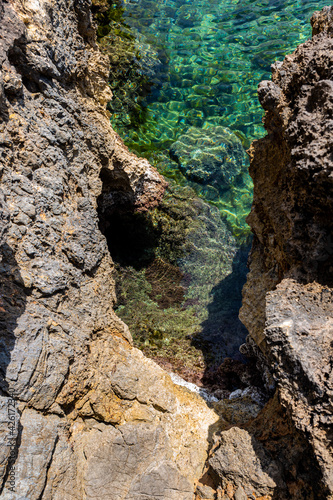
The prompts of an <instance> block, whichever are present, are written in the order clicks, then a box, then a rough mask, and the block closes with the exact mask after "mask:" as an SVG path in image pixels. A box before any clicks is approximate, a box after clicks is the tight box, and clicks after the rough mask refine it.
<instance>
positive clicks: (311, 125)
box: [241, 7, 333, 498]
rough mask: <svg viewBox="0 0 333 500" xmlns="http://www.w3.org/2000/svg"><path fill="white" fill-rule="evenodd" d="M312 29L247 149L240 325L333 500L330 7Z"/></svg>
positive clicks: (278, 70) (268, 93) (262, 94)
mask: <svg viewBox="0 0 333 500" xmlns="http://www.w3.org/2000/svg"><path fill="white" fill-rule="evenodd" d="M312 27H313V37H312V40H309V41H308V42H306V43H304V44H303V45H301V46H299V47H298V48H297V50H296V51H295V52H294V53H293V54H292V55H289V56H287V57H286V58H285V60H284V61H283V62H278V63H275V64H274V65H273V66H272V80H271V81H264V82H262V83H261V84H260V85H259V91H258V93H259V100H260V102H261V104H262V106H263V108H264V110H265V118H264V124H265V128H266V130H267V135H266V137H265V138H264V139H261V140H260V141H257V142H255V143H254V144H253V145H252V147H251V149H250V155H251V167H250V173H251V176H252V177H253V180H254V201H253V206H252V210H251V214H250V215H249V217H248V223H249V224H250V226H251V228H252V231H253V233H254V242H253V248H252V251H251V256H250V273H249V275H248V280H247V284H246V286H245V288H244V290H243V307H242V310H241V319H242V321H243V323H244V324H245V325H246V326H247V328H248V330H249V332H250V335H249V338H248V343H247V346H244V348H243V352H247V353H248V354H249V353H250V354H251V352H252V354H253V355H254V356H256V357H257V358H259V362H258V364H259V366H260V367H261V371H262V372H265V373H266V384H267V385H268V386H269V385H271V386H272V385H273V384H274V382H275V383H276V386H277V392H278V396H279V400H280V402H281V405H282V407H283V408H284V409H285V410H286V414H287V415H288V416H289V417H290V419H291V421H292V422H293V425H294V426H295V428H296V429H297V430H298V431H300V434H301V435H303V437H304V438H305V439H306V440H307V441H308V442H309V443H310V444H311V447H312V450H313V453H314V456H315V460H314V467H315V463H316V464H317V467H318V468H319V470H320V475H321V478H320V479H319V476H317V479H316V482H317V490H316V492H315V493H314V494H315V498H317V497H316V495H319V496H320V493H319V490H320V489H321V491H322V492H321V495H323V498H332V495H333V417H332V409H333V407H332V396H333V392H332V390H333V370H332V359H333V358H332V356H333V349H332V347H333V344H332V340H333V337H332V332H333V330H332V325H333V305H332V297H333V289H332V286H333V240H332V227H333V218H332V213H333V198H332V193H333V189H332V188H333V163H332V123H333V122H332V117H333V69H332V68H333V38H332V34H333V8H332V7H331V8H329V7H327V8H325V9H323V11H321V12H318V13H315V14H314V16H313V18H312ZM270 374H271V375H272V376H273V378H270ZM273 379H274V380H273ZM301 498H308V496H304V497H301Z"/></svg>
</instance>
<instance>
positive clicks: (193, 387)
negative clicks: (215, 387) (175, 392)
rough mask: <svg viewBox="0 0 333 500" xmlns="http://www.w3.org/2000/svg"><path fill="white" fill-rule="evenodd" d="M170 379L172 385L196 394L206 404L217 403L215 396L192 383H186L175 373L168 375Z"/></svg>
mask: <svg viewBox="0 0 333 500" xmlns="http://www.w3.org/2000/svg"><path fill="white" fill-rule="evenodd" d="M170 377H171V380H172V382H173V383H174V384H177V385H181V386H182V387H186V388H187V389H188V390H189V391H191V392H196V393H197V394H199V396H201V397H202V398H203V399H204V400H205V401H207V402H208V403H216V401H218V399H217V398H216V397H215V396H213V394H211V393H210V392H209V391H207V389H203V388H202V387H199V386H198V385H196V384H193V383H192V382H187V380H184V379H183V378H182V377H180V376H179V375H177V374H176V373H170Z"/></svg>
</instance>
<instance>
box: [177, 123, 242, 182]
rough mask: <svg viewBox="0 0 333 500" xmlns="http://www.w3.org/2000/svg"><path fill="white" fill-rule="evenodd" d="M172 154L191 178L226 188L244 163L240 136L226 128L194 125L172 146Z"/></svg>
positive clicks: (185, 173)
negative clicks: (197, 126)
mask: <svg viewBox="0 0 333 500" xmlns="http://www.w3.org/2000/svg"><path fill="white" fill-rule="evenodd" d="M170 155H171V157H172V158H174V159H175V160H176V161H177V162H178V164H179V168H180V170H181V171H182V172H183V174H184V175H185V176H186V177H187V178H188V179H190V180H192V181H194V182H197V183H199V184H203V185H207V184H209V185H211V186H213V187H215V188H216V189H217V190H218V191H223V189H225V188H226V187H228V186H229V185H230V184H232V183H233V181H234V179H235V177H236V176H237V174H239V173H240V172H241V170H242V166H243V165H244V164H245V151H244V149H243V146H242V143H241V141H240V139H238V137H237V136H236V135H235V134H234V133H233V132H231V130H229V129H226V128H223V127H219V126H217V127H213V126H211V127H209V128H206V129H201V128H195V127H191V128H189V129H188V131H187V132H186V133H185V134H184V135H181V136H180V137H179V139H178V140H177V141H176V142H175V143H174V144H173V145H172V146H171V148H170Z"/></svg>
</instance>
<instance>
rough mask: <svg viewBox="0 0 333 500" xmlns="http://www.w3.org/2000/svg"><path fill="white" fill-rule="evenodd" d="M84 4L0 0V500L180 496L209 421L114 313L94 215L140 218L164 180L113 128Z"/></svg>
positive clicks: (196, 472)
mask: <svg viewBox="0 0 333 500" xmlns="http://www.w3.org/2000/svg"><path fill="white" fill-rule="evenodd" d="M89 7H90V2H89V1H88V0H70V1H64V0H60V1H59V0H57V1H55V0H31V1H30V0H26V1H24V2H21V1H18V0H17V1H16V0H13V1H1V2H0V62H1V84H0V115H1V124H0V143H1V189H2V192H3V193H4V197H5V200H6V202H5V201H4V199H3V198H2V197H1V198H0V236H1V243H3V245H2V247H1V249H0V250H1V253H2V261H1V263H0V286H1V297H2V302H1V304H0V315H1V317H0V373H1V377H0V387H1V401H0V403H1V404H0V433H1V436H2V437H4V440H5V439H6V437H7V435H8V428H9V427H8V424H10V422H11V421H12V420H11V418H10V416H9V415H10V413H9V402H10V401H11V398H12V399H13V401H14V402H15V408H14V409H13V413H11V415H12V416H13V419H14V422H15V425H14V427H13V432H12V434H11V435H10V436H9V437H10V438H12V440H13V453H12V450H11V448H10V447H8V448H4V449H1V454H0V462H1V466H2V467H1V475H0V480H1V482H0V496H1V498H2V499H4V500H5V499H6V500H7V499H11V500H14V499H17V498H29V500H37V499H38V500H42V499H43V500H46V499H60V498H61V499H62V500H64V499H71V500H73V499H77V500H84V499H91V500H93V499H94V500H96V499H97V498H103V499H110V500H116V499H119V500H120V499H125V498H126V499H128V500H130V499H132V498H138V499H141V500H143V499H145V500H146V499H154V498H156V495H157V493H156V492H157V489H158V498H160V499H161V500H162V499H165V500H170V499H173V498H174V499H178V498H179V499H184V500H186V499H188V500H191V499H192V496H193V491H194V481H195V478H197V477H199V476H200V474H201V471H202V467H203V464H204V462H205V459H206V457H207V448H208V441H207V440H208V437H209V430H210V426H211V425H213V424H214V423H215V422H216V420H217V418H218V417H217V416H216V414H215V413H214V412H213V411H212V410H210V409H208V408H207V406H206V404H205V403H204V402H203V401H202V400H201V398H199V397H197V396H195V395H192V394H190V393H189V392H188V391H186V390H185V389H183V388H179V387H177V386H175V385H174V384H173V383H172V382H171V379H170V377H169V376H168V375H167V374H166V372H164V371H163V370H162V369H161V368H159V367H158V366H157V365H155V363H153V362H152V361H151V360H148V359H146V358H145V357H144V356H143V354H142V353H141V352H140V351H138V350H136V349H134V348H133V347H132V342H131V335H130V333H129V330H128V328H127V327H126V325H125V324H124V323H123V322H122V321H121V320H120V319H119V318H117V316H116V314H115V313H114V311H113V305H114V302H115V293H114V282H113V279H112V271H113V262H112V260H111V257H110V255H109V251H108V248H107V243H106V240H105V238H104V236H103V235H102V234H101V232H100V230H99V224H100V223H101V221H100V220H99V219H98V215H97V208H98V209H99V213H100V214H101V216H103V214H106V213H110V212H112V211H113V210H139V211H140V210H147V209H148V208H150V207H153V206H155V205H156V204H157V203H158V201H159V200H160V199H161V196H162V194H163V191H164V189H165V181H164V180H163V178H162V177H161V176H160V175H159V174H158V173H157V171H156V170H155V169H153V168H152V167H151V166H150V165H149V163H148V162H147V161H146V160H143V159H138V158H136V157H135V156H134V155H133V154H131V153H130V152H129V151H128V150H127V149H126V147H125V146H124V145H123V143H122V141H121V140H120V138H119V137H118V136H117V135H116V134H115V133H114V132H113V130H112V128H111V126H110V123H109V116H108V113H107V112H106V110H105V106H106V103H107V101H108V100H109V99H110V98H111V94H110V91H109V88H108V85H107V78H108V73H109V63H108V59H107V58H106V57H104V56H102V55H101V54H100V52H99V50H98V48H97V45H96V42H95V30H94V27H93V25H92V22H91V15H90V10H89ZM5 203H6V205H5ZM6 206H7V207H8V210H7V209H6ZM7 226H8V228H7V233H6V234H5V229H6V227H7ZM3 236H4V238H3ZM2 240H3V241H2ZM13 466H14V468H15V474H14V476H15V477H14V483H15V487H14V489H13V486H12V483H11V478H12V476H13V470H14V469H13Z"/></svg>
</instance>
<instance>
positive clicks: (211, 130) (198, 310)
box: [99, 0, 327, 368]
mask: <svg viewBox="0 0 333 500" xmlns="http://www.w3.org/2000/svg"><path fill="white" fill-rule="evenodd" d="M326 4H327V2H326V1H317V2H315V1H306V0H298V1H296V2H295V1H290V0H257V1H250V0H197V1H191V0H125V1H124V2H122V1H121V0H114V1H111V2H110V5H111V8H110V10H109V11H108V13H107V15H105V17H104V20H103V23H101V24H100V28H99V35H100V43H101V46H102V47H104V49H105V50H106V52H107V53H108V54H109V56H110V61H111V73H110V85H111V88H112V91H113V95H114V96H113V100H112V101H111V103H110V105H109V109H110V111H111V113H112V118H111V121H112V124H113V126H114V128H115V129H116V130H117V132H118V133H119V134H120V136H121V137H122V138H123V139H124V141H125V143H126V144H127V145H128V146H129V147H130V149H132V150H133V151H135V152H137V153H138V154H139V155H141V156H145V157H147V158H148V159H149V160H150V162H151V163H153V164H154V165H155V166H156V167H157V168H158V169H159V170H160V172H162V173H163V174H164V175H165V176H166V177H167V178H169V180H170V189H169V191H168V193H167V196H166V199H165V201H164V204H163V205H162V207H161V208H160V209H159V211H155V213H153V214H152V216H151V219H149V221H148V222H149V227H150V228H151V233H149V234H150V236H149V237H150V239H152V240H154V245H152V246H151V249H150V250H151V259H150V260H149V259H146V261H145V264H142V263H140V265H139V264H138V263H137V262H136V263H135V262H134V260H133V259H132V258H129V259H128V260H127V261H126V262H125V261H124V260H121V258H120V260H119V276H118V283H119V293H118V297H119V306H118V314H119V315H120V316H121V317H122V318H123V319H124V320H125V321H126V322H127V323H128V324H129V326H130V328H131V331H132V333H133V336H134V339H135V340H136V341H137V343H138V345H140V347H142V346H143V347H144V348H146V350H148V351H149V352H148V353H149V354H151V355H154V354H155V356H159V355H160V356H162V357H164V358H169V359H170V358H172V357H177V356H178V358H180V359H181V361H182V363H184V362H185V360H186V357H188V359H190V362H189V365H191V367H192V368H193V366H194V365H195V363H196V362H197V365H198V366H199V365H200V367H201V368H202V367H203V365H202V363H201V364H200V362H199V361H198V360H196V361H195V358H196V355H195V353H193V350H191V349H192V347H193V345H194V346H195V347H199V348H200V349H201V350H202V351H203V352H204V357H205V363H204V364H205V366H209V364H210V362H211V363H213V364H214V363H216V362H221V360H222V359H223V357H224V356H226V355H235V353H236V351H237V349H238V346H239V345H240V343H242V341H243V340H244V338H245V335H246V332H245V329H244V328H242V326H241V325H240V323H239V322H238V320H237V312H238V309H239V306H240V301H241V288H242V285H243V283H244V280H245V275H246V267H245V263H246V254H247V251H248V244H249V241H250V238H249V233H250V231H249V228H248V227H247V225H246V222H245V217H246V215H247V214H248V212H249V210H250V206H251V200H252V181H251V179H250V177H249V174H248V171H247V169H248V159H247V155H246V153H245V150H246V148H248V147H249V145H250V143H251V142H252V141H253V140H254V139H258V138H260V137H262V136H263V135H264V129H263V126H262V115H263V111H262V109H261V107H260V105H259V103H258V100H257V85H258V83H259V82H260V81H261V80H263V79H269V78H270V65H271V64H272V63H273V62H274V61H276V60H282V59H283V57H284V56H285V55H286V54H288V53H291V52H292V51H293V50H294V49H295V48H296V46H297V45H298V44H300V43H302V42H304V41H305V40H307V39H308V38H309V37H310V36H311V27H310V18H311V15H312V13H313V12H314V11H315V10H318V9H321V8H322V7H323V6H325V5H326ZM106 21H107V22H106ZM102 25H103V26H102ZM115 225H116V226H117V227H121V228H124V227H125V226H126V227H127V231H129V232H131V231H132V232H133V227H134V228H135V229H134V230H135V231H136V230H137V227H138V226H137V222H136V221H134V223H133V221H130V222H129V221H128V220H126V221H124V220H117V221H116V222H115ZM121 231H122V230H120V232H121ZM154 231H155V232H154ZM152 233H154V237H153V238H151V234H152ZM119 234H120V233H119ZM135 234H136V233H135ZM147 234H148V233H147V227H145V228H144V230H143V239H145V238H146V236H147ZM180 235H181V236H180ZM122 236H123V235H121V236H119V238H121V237H122ZM126 238H127V236H126V237H125V244H124V248H125V247H126V245H127V246H128V242H127V239H126ZM135 238H136V240H137V239H138V238H139V236H138V235H137V234H136V237H135ZM172 238H173V240H172ZM175 240H177V243H176V244H175ZM132 243H133V244H132ZM132 243H131V242H130V245H132V246H133V249H134V253H135V241H134V240H133V242H132ZM176 247H177V248H176ZM166 248H167V249H169V250H168V251H166V250H165V249H166ZM170 248H171V249H172V251H171V250H170ZM174 248H176V250H174ZM122 251H123V250H122ZM113 252H116V253H117V249H116V250H115V249H113ZM145 252H146V250H145ZM168 252H169V253H168ZM146 253H147V252H146ZM113 256H114V258H115V260H116V261H117V257H115V253H114V254H113ZM170 265H171V266H173V267H172V268H171V267H168V266H170ZM163 266H164V267H163ZM177 269H178V270H179V271H180V273H181V274H180V275H179V276H178V274H177V272H178V271H177ZM181 276H182V279H181ZM178 278H179V279H178ZM163 287H164V288H163ZM163 289H164V290H165V289H168V293H169V294H170V297H178V299H177V300H171V299H170V297H166V296H165V293H166V292H164V295H163V291H162V292H161V290H163ZM185 338H188V339H189V341H188V342H187V343H186V342H185V341H184V339H185ZM190 344H191V347H189V346H190ZM212 345H214V346H215V347H216V346H219V348H218V349H215V351H216V352H217V351H218V355H217V357H216V356H215V358H214V355H213V356H212V357H211V359H210V354H209V352H213V351H214V348H212ZM172 346H174V347H172ZM207 346H208V347H207ZM207 353H208V354H207ZM193 360H194V361H193Z"/></svg>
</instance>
